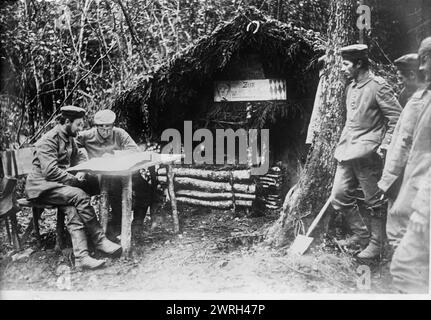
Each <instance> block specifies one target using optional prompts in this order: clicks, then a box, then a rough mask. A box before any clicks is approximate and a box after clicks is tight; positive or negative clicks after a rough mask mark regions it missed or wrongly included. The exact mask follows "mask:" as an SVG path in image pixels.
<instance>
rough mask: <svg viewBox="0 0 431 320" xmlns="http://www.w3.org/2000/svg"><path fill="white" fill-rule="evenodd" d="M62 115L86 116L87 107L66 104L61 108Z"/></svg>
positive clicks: (67, 116) (71, 116) (72, 116)
mask: <svg viewBox="0 0 431 320" xmlns="http://www.w3.org/2000/svg"><path fill="white" fill-rule="evenodd" d="M60 111H61V115H62V116H63V117H66V118H72V119H77V118H84V116H85V109H83V108H80V107H76V106H64V107H61V108H60Z"/></svg>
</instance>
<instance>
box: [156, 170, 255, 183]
mask: <svg viewBox="0 0 431 320" xmlns="http://www.w3.org/2000/svg"><path fill="white" fill-rule="evenodd" d="M173 170H174V174H175V176H176V177H189V178H198V179H207V180H212V181H226V182H227V181H230V177H231V174H232V176H233V179H234V180H248V179H250V178H251V174H250V170H232V171H227V170H223V171H214V170H205V169H195V168H173ZM157 174H158V175H163V176H165V175H166V168H160V169H159V170H158V171H157Z"/></svg>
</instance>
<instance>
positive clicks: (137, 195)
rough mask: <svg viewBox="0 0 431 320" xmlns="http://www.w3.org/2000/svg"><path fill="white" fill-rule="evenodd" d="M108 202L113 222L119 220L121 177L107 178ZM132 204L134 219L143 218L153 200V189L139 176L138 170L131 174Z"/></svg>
mask: <svg viewBox="0 0 431 320" xmlns="http://www.w3.org/2000/svg"><path fill="white" fill-rule="evenodd" d="M108 183H109V189H108V195H109V203H110V205H111V207H112V211H113V213H114V217H113V221H114V223H119V221H121V190H122V189H121V188H122V183H121V178H118V177H112V178H109V182H108ZM132 192H133V196H132V206H133V215H134V220H135V219H144V218H145V213H146V212H147V208H148V206H149V205H150V204H151V203H152V202H153V200H154V191H153V188H152V186H151V185H150V184H149V183H148V182H147V181H146V180H145V179H144V178H143V177H142V176H141V174H140V173H139V172H137V173H135V174H133V176H132Z"/></svg>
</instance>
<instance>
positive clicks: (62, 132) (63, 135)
mask: <svg viewBox="0 0 431 320" xmlns="http://www.w3.org/2000/svg"><path fill="white" fill-rule="evenodd" d="M57 132H58V136H59V137H60V138H61V139H63V140H64V141H66V142H68V141H69V140H70V138H71V137H70V136H69V135H68V134H67V131H66V128H64V127H63V126H62V125H61V124H59V125H58V127H57Z"/></svg>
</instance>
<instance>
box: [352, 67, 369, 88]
mask: <svg viewBox="0 0 431 320" xmlns="http://www.w3.org/2000/svg"><path fill="white" fill-rule="evenodd" d="M373 78H374V74H372V73H371V71H368V74H367V75H366V76H365V77H364V78H363V79H362V80H361V81H359V82H356V81H355V80H353V85H352V86H353V87H357V88H358V89H360V88H362V87H363V86H365V85H366V84H367V83H368V82H370V81H371V80H372V79H373Z"/></svg>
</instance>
